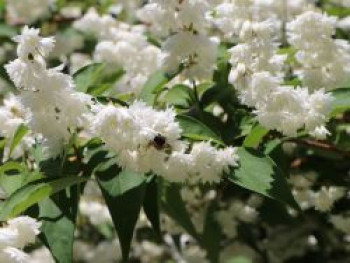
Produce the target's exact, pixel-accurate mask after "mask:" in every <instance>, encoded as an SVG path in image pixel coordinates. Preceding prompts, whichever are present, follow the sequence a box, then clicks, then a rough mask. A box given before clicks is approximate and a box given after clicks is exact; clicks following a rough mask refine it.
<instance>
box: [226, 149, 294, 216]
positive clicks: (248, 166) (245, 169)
mask: <svg viewBox="0 0 350 263" xmlns="http://www.w3.org/2000/svg"><path fill="white" fill-rule="evenodd" d="M238 155H239V157H240V160H239V162H240V167H239V168H237V169H235V170H234V171H232V172H231V173H230V174H229V180H230V181H232V182H234V183H235V184H237V185H239V186H242V187H243V188H246V189H249V190H251V191H254V192H257V193H260V194H262V195H264V196H267V197H269V198H272V199H275V200H277V201H279V202H282V203H284V204H287V205H290V206H291V207H293V208H295V209H298V210H299V209H300V208H299V206H298V204H297V203H296V201H295V200H294V198H293V195H292V193H291V191H290V188H289V186H288V184H287V181H286V179H285V177H284V175H283V173H282V171H281V170H280V169H279V168H278V167H277V166H276V164H275V163H274V162H273V160H272V159H271V158H269V157H268V156H265V155H264V154H261V153H259V152H257V151H255V150H253V149H247V148H240V149H239V150H238Z"/></svg>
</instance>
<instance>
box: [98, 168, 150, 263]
mask: <svg viewBox="0 0 350 263" xmlns="http://www.w3.org/2000/svg"><path fill="white" fill-rule="evenodd" d="M96 177H97V180H98V183H99V185H100V188H101V190H102V194H103V196H104V198H105V200H106V204H107V206H108V209H109V211H110V213H111V216H112V220H113V223H114V226H115V228H116V231H117V234H118V237H119V240H120V245H121V248H122V254H123V259H124V260H125V261H127V259H128V255H129V251H130V245H131V240H132V238H133V234H134V229H135V225H136V222H137V219H138V217H139V213H140V210H141V206H142V203H143V198H144V194H145V187H146V179H145V177H144V176H143V175H142V174H138V173H133V172H129V171H120V169H119V168H118V167H117V166H110V167H109V168H108V169H105V170H101V169H100V170H99V171H96Z"/></svg>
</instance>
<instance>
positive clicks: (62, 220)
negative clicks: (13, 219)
mask: <svg viewBox="0 0 350 263" xmlns="http://www.w3.org/2000/svg"><path fill="white" fill-rule="evenodd" d="M78 200H79V190H78V187H76V186H73V187H71V188H69V189H67V190H63V191H61V192H59V193H57V194H55V195H53V196H52V197H51V198H47V199H45V200H43V201H42V202H40V203H39V219H40V221H41V222H42V227H41V234H40V238H41V240H42V241H43V243H44V244H45V245H46V246H47V247H48V248H49V249H50V252H51V253H52V255H53V257H54V258H55V260H56V262H58V263H70V262H73V242H74V231H75V224H76V217H77V211H78Z"/></svg>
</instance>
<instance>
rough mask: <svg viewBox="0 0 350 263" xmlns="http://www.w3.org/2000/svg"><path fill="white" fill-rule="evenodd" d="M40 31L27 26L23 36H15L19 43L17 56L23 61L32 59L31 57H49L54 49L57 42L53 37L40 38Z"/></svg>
mask: <svg viewBox="0 0 350 263" xmlns="http://www.w3.org/2000/svg"><path fill="white" fill-rule="evenodd" d="M39 32H40V30H39V29H35V28H29V27H28V26H25V27H24V28H23V30H22V34H21V35H18V36H15V37H14V38H13V40H14V41H15V42H17V43H18V46H17V55H18V57H20V58H21V59H29V60H31V59H30V56H36V55H40V56H44V57H45V56H47V55H48V54H49V53H50V52H51V51H52V49H53V47H54V44H55V40H54V38H53V37H45V38H43V37H40V36H39Z"/></svg>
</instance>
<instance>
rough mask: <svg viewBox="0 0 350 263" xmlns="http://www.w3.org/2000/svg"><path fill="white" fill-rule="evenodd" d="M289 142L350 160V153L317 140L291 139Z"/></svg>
mask: <svg viewBox="0 0 350 263" xmlns="http://www.w3.org/2000/svg"><path fill="white" fill-rule="evenodd" d="M288 141H289V142H294V143H296V144H299V145H304V146H307V147H313V148H318V149H321V150H324V151H328V152H333V153H337V154H339V155H341V156H343V157H346V158H350V151H345V150H342V149H339V148H337V147H336V146H335V145H333V144H329V143H326V142H322V141H315V140H310V139H304V140H303V139H290V140H288Z"/></svg>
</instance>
